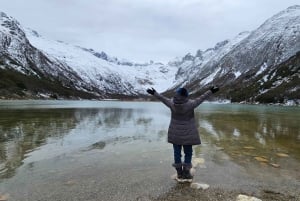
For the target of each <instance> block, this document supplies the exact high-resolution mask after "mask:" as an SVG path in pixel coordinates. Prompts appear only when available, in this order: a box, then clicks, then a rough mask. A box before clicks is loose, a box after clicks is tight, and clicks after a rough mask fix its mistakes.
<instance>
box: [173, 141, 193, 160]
mask: <svg viewBox="0 0 300 201" xmlns="http://www.w3.org/2000/svg"><path fill="white" fill-rule="evenodd" d="M182 147H183V152H184V163H185V164H191V163H192V155H193V148H192V145H176V144H173V149H174V161H175V164H179V163H182V162H181V150H182Z"/></svg>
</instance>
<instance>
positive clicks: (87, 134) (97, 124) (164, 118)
mask: <svg viewBox="0 0 300 201" xmlns="http://www.w3.org/2000/svg"><path fill="white" fill-rule="evenodd" d="M76 104H77V106H76V107H73V108H72V107H68V104H66V103H65V102H63V107H59V104H57V103H56V105H55V107H54V106H53V104H52V105H51V107H49V108H47V105H43V107H37V106H35V107H34V109H33V108H30V107H29V108H17V109H16V108H15V107H12V108H9V106H5V107H6V108H2V109H1V107H0V179H3V178H10V177H13V176H14V175H15V174H16V170H17V169H18V168H19V167H20V166H22V165H23V164H24V163H25V164H26V165H27V166H28V167H29V168H30V167H34V165H35V162H37V161H41V160H44V159H52V158H54V157H56V156H62V155H64V154H67V153H72V152H76V151H79V152H83V153H86V152H88V151H99V152H104V151H105V150H106V149H107V147H108V146H110V145H111V146H115V145H120V144H126V143H130V142H132V141H137V140H141V141H143V142H145V143H148V142H166V135H167V128H168V124H169V120H170V113H169V111H168V109H167V108H165V107H164V106H163V105H162V104H157V103H134V104H130V105H129V104H128V103H124V102H113V103H110V102H107V103H106V104H104V105H103V103H101V104H100V105H92V106H93V107H85V108H80V107H78V105H79V103H76ZM84 104H86V105H88V103H84ZM94 104H95V103H94ZM299 115H300V112H299V108H295V109H290V108H280V107H265V106H253V107H249V106H242V107H241V106H239V105H211V104H203V105H202V106H201V107H200V108H199V109H198V110H197V111H196V118H197V122H198V123H199V130H200V133H201V138H202V141H203V146H201V147H205V146H207V145H209V146H210V149H211V150H213V149H212V148H211V147H214V146H216V149H215V150H214V151H220V152H222V153H221V154H220V152H218V153H216V154H214V157H215V158H214V160H215V162H217V163H222V160H229V159H232V160H234V161H235V162H238V163H240V164H241V165H243V166H248V165H249V163H252V162H258V163H259V162H262V161H263V160H267V161H268V165H272V164H275V165H276V164H277V165H280V166H282V167H283V168H285V167H287V166H290V167H291V168H294V169H296V168H295V167H298V165H299V160H300V146H299V142H300V139H299V136H300V125H299V123H298V120H299V119H300V116H299ZM153 144H155V143H153ZM165 144H167V143H165ZM141 146H145V144H143V145H141ZM168 147H170V146H168ZM201 147H199V148H195V154H196V155H200V154H201V153H202V148H201ZM145 149H146V150H145V151H146V152H147V151H149V150H147V148H145ZM150 149H151V148H150ZM223 153H224V154H223ZM205 154H208V153H205ZM284 154H285V155H284ZM124 160H126V159H124Z"/></svg>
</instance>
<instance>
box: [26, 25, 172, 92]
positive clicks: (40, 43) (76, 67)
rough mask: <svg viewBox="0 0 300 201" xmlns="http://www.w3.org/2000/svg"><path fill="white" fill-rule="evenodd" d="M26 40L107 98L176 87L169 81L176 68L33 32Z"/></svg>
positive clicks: (27, 34) (28, 32)
mask: <svg viewBox="0 0 300 201" xmlns="http://www.w3.org/2000/svg"><path fill="white" fill-rule="evenodd" d="M26 36H27V38H28V39H29V41H30V43H31V44H32V45H33V46H35V47H36V48H38V49H40V50H42V52H43V53H44V54H45V55H47V57H48V58H50V59H53V60H55V59H56V60H59V61H60V62H62V63H63V64H64V65H65V66H69V67H71V68H72V70H73V71H75V72H76V74H78V75H80V77H81V79H82V80H83V81H84V82H85V83H88V84H89V85H92V86H94V87H96V88H98V89H100V90H102V91H104V92H106V93H107V94H110V93H111V94H126V95H138V94H140V93H144V91H145V87H150V86H154V87H156V88H157V89H158V90H161V91H164V90H166V89H167V88H168V86H171V85H172V79H169V78H170V77H174V75H175V73H176V71H177V68H176V67H172V68H166V66H164V65H163V64H162V63H154V62H151V63H145V64H137V63H133V62H129V61H126V60H118V59H117V58H113V57H109V56H108V55H107V54H106V53H104V52H101V53H98V52H96V51H94V50H92V49H86V48H82V47H79V46H74V45H71V44H67V43H64V42H60V41H52V40H48V39H46V38H44V37H42V36H40V35H38V34H36V32H35V31H30V30H29V29H27V31H26ZM74 82H75V81H74Z"/></svg>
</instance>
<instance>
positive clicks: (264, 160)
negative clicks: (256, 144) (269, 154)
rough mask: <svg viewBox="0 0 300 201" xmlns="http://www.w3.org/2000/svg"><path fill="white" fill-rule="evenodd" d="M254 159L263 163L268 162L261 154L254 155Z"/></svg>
mask: <svg viewBox="0 0 300 201" xmlns="http://www.w3.org/2000/svg"><path fill="white" fill-rule="evenodd" d="M254 158H255V160H257V161H259V162H264V163H267V162H269V161H268V159H266V158H264V157H261V156H256V157H254Z"/></svg>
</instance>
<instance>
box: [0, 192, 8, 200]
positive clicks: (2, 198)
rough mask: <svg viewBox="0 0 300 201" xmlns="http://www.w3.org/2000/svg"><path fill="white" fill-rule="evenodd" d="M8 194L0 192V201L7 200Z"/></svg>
mask: <svg viewBox="0 0 300 201" xmlns="http://www.w3.org/2000/svg"><path fill="white" fill-rule="evenodd" d="M8 197H9V194H0V201H6V200H8Z"/></svg>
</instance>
